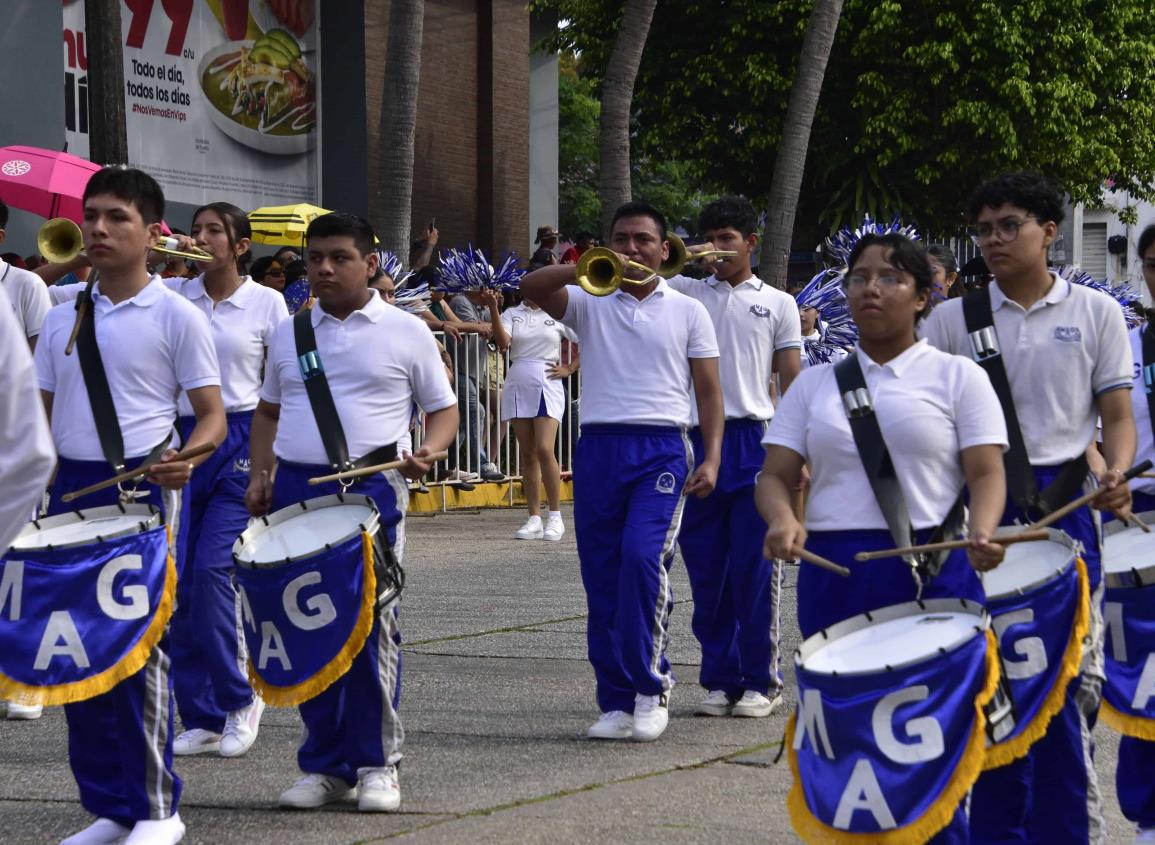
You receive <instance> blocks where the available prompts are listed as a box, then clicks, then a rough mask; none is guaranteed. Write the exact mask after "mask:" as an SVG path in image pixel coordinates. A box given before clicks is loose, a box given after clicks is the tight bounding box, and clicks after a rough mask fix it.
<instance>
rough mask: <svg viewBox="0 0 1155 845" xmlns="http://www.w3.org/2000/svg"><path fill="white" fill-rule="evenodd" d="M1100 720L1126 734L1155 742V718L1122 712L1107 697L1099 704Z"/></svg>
mask: <svg viewBox="0 0 1155 845" xmlns="http://www.w3.org/2000/svg"><path fill="white" fill-rule="evenodd" d="M1099 721H1101V722H1103V723H1104V724H1106V725H1107V727H1109V728H1111V729H1113V730H1115V731H1118V732H1119V733H1121V734H1123V735H1124V736H1131V737H1134V738H1135V739H1145V740H1147V741H1148V742H1155V719H1145V718H1143V717H1141V716H1132V715H1130V714H1129V713H1121V712H1119V711H1118V710H1116V709H1115V708H1114V707H1112V706H1111V705H1110V704H1109V703H1108V702H1107V699H1105V698H1104V699H1103V701H1102V703H1101V704H1100V705H1099Z"/></svg>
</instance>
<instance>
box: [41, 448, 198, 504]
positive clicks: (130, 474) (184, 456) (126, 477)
mask: <svg viewBox="0 0 1155 845" xmlns="http://www.w3.org/2000/svg"><path fill="white" fill-rule="evenodd" d="M216 448H217V444H216V443H202V444H201V445H199V446H194V447H193V448H191V449H186V450H185V451H183V452H177V453H176V454H175V455H173V456H172V461H165V463H173V462H175V461H189V460H192V459H193V458H199V457H200V456H201V455H207V454H208V453H209V452H211V451H213V450H214V449H216ZM158 463H160V461H153V462H152V463H149V464H141V465H140V466H138V467H137V468H136V469H130V470H125V471H124V472H122V473H121V474H120V475H114V476H113V477H112V478H106V479H105V480H104V481H101V482H98V483H96V484H90V485H89V486H87V487H81V488H80V489H79V490H73V491H72V492H71V493H65V494H64V495H63V496H61V497H60V501H62V502H71V501H72V500H74V499H79V498H80V497H81V496H87V495H88V494H89V493H95V492H96V491H97V490H104V489H105V488H108V487H115V486H116V485H117V484H121V483H123V482H125V481H132V480H133V479H134V478H140V477H141V476H142V475H148V470H149V467H151V466H153V465H154V464H158Z"/></svg>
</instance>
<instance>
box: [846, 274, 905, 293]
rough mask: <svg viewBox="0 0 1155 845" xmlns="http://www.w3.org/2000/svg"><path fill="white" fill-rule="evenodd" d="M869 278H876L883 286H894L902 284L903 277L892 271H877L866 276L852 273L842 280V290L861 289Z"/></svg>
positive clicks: (889, 287)
mask: <svg viewBox="0 0 1155 845" xmlns="http://www.w3.org/2000/svg"><path fill="white" fill-rule="evenodd" d="M871 279H877V280H878V284H879V285H880V286H881V287H884V288H888V289H891V288H896V287H898V286H899V285H901V284H903V279H902V277H901V276H898V275H896V274H894V273H879V274H871V275H869V276H867V275H866V274H864V273H853V274H852V275H849V276H847V277H846V278H844V279H843V280H842V289H843V290H862V289H863V288H864V287H866V285H867V282H869V281H870V280H871Z"/></svg>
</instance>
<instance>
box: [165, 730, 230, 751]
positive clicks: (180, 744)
mask: <svg viewBox="0 0 1155 845" xmlns="http://www.w3.org/2000/svg"><path fill="white" fill-rule="evenodd" d="M220 750H221V735H220V734H219V733H217V732H216V731H206V730H205V729H204V728H193V729H192V730H191V731H185V732H184V733H182V734H180V736H178V737H177V738H176V739H174V740H173V742H172V753H173V754H175V755H176V756H177V757H188V756H190V755H192V754H216V753H217V752H218V751H220Z"/></svg>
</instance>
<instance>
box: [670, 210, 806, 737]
mask: <svg viewBox="0 0 1155 845" xmlns="http://www.w3.org/2000/svg"><path fill="white" fill-rule="evenodd" d="M757 226H758V219H757V214H756V213H755V211H754V207H753V206H752V205H750V202H749V201H748V200H746V199H744V198H742V197H724V198H722V199H719V200H716V201H714V202H712V203H710V204H709V205H708V206H706V207H705V209H703V210H702V214H701V216H700V217H699V221H698V229H699V231H700V232H701V233H702V237H703V238H704V239H705V240H706V241H707V242H708V243H707V244H706V245H705V246H704V247H701V248H702V249H704V248H713V249H719V250H727V251H733V252H736V253H738V254H737V255H736V256H734V257H732V258H723V259H722V260H720V261H718V262H716V263H714V264H713V265H712V267H713V269H714V275H713V276H712V277H711V278H709V279H706V280H705V281H700V280H696V279H690V278H687V277H684V276H676V277H674V278H673V279H671V280H670V282H669V284H670V287H671V288H673V289H674V290H676V291H678V292H680V293H684V294H686V295H687V296H689V297H692V298H694V299H696V300H698V301H699V302H701V303H702V304H703V305H705V306H706V311H707V312H708V313H709V314H710V320H711V321H712V322H713V324H714V331H715V333H716V334H717V336H718V348H719V352H720V353H721V354H720V357H719V360H718V366H719V369H720V371H721V380H722V399H723V406H724V409H725V414H726V422H725V429H724V432H723V435H722V467H721V469H720V470H719V474H718V482H717V484H716V485H715V487H714V491H713V492H712V493H710V495H708V496H706V497H705V498H702V499H696V498H691V499H689V500H687V502H686V511H685V514H684V516H683V519H682V530H681V533H680V534H679V535H678V545H679V547H680V548H681V550H682V559H683V560H685V562H686V571H687V572H688V573H689V575H690V588H691V591H692V593H693V596H694V616H693V630H694V635H695V636H696V637H697V638H698V642H699V643H700V644H701V646H702V667H701V672H700V674H699V683H700V684H701V686H702V688H703V689H705V690H706V696H705V697H704V698H703V700H702V701H701V702H700V703H699V704H698V706H697V708H696V710H695V712H696V713H698V714H699V715H703V716H726V715H733V716H748V717H762V716H769V715H770V714H771V713H772V712H773V711H774V709H775V708H776V707H777V706H778V705H779V704H780V703H781V700H782V699H781V695H780V693H781V690H782V676H781V673H780V671H779V661H778V631H779V598H780V591H781V585H782V570H781V567H780V565H779V564H777V563H776V562H774V561H772V560H767V559H766V558H765V557H764V556H763V554H762V535H763V534H765V532H766V524H765V523H764V522H763V521H762V517H761V516H759V514H758V508H757V506H756V505H755V503H754V479H755V477H756V476H757V474H758V470H759V469H760V468H761V466H762V458H763V456H764V454H765V452H764V450H763V448H762V435H763V434H765V433H766V422H767V420H769V419H770V418H771V417H772V416H774V405H773V404H772V403H771V401H770V380H771V377H772V374H773V373H777V374H778V382H779V387H780V390H782V391H786V390H787V389H788V388H789V387H790V383H791V382H792V381H793V380H794V377H795V376H797V375H798V372H799V368H800V355H799V350H800V349H801V346H802V336H801V325H800V321H799V316H798V308H797V306H796V305H795V302H794V300H793V298H792V297H790V295H789V294H786V293H784V292H783V291H780V290H778V289H776V288H774V287H772V286H771V285H768V284H765V283H764V282H763V281H762V280H761V279H759V278H758V277H757V276H755V275H754V273H753V271H752V270H751V269H750V259H751V257H752V256H753V254H754V251H755V250H756V249H757V248H758V235H757V234H756V232H757ZM696 249H699V248H696V247H691V252H693V251H695V250H696ZM695 417H696V415H695ZM695 422H697V420H696V418H695ZM690 441H691V443H692V444H693V446H694V454H695V455H700V454H703V449H702V445H703V444H702V434H701V431H700V429H698V428H697V427H696V426H695V427H694V428H693V429H691V431H690ZM767 620H769V622H770V624H769V625H767V624H766V622H767Z"/></svg>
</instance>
